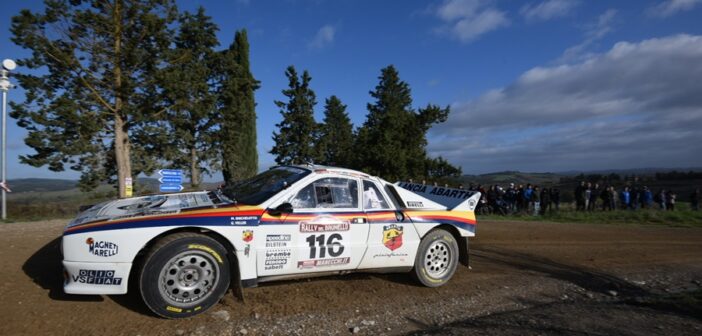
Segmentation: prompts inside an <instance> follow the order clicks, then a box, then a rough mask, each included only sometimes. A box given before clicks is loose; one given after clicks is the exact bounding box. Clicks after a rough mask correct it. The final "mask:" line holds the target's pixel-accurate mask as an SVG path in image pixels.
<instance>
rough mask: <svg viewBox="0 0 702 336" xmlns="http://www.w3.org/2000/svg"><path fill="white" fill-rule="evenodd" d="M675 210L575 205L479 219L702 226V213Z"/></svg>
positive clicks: (685, 206)
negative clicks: (584, 208) (585, 208)
mask: <svg viewBox="0 0 702 336" xmlns="http://www.w3.org/2000/svg"><path fill="white" fill-rule="evenodd" d="M676 206H677V207H676V209H675V211H663V210H659V209H639V210H634V211H632V210H615V211H586V212H576V211H574V210H573V209H572V206H570V205H566V206H565V207H564V206H561V208H562V209H561V210H560V211H558V212H555V211H554V212H550V213H547V214H545V215H539V216H533V215H531V214H529V215H528V214H515V215H507V216H499V215H486V216H478V223H480V220H484V219H487V220H497V221H507V220H509V221H513V220H517V221H546V222H557V223H592V224H626V225H663V226H670V227H702V211H692V210H690V206H689V204H687V203H679V204H677V205H676Z"/></svg>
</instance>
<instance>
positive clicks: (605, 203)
mask: <svg viewBox="0 0 702 336" xmlns="http://www.w3.org/2000/svg"><path fill="white" fill-rule="evenodd" d="M610 196H611V194H610V193H609V187H605V188H604V189H602V192H601V193H600V198H602V211H605V210H612V208H611V206H612V203H611V202H610V201H609V197H610Z"/></svg>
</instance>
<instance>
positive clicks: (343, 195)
mask: <svg viewBox="0 0 702 336" xmlns="http://www.w3.org/2000/svg"><path fill="white" fill-rule="evenodd" d="M290 203H291V204H292V206H293V208H298V209H299V208H302V209H311V208H358V182H356V180H350V179H345V178H325V179H321V180H317V181H314V182H312V183H310V184H309V185H308V186H306V187H304V188H303V189H302V190H300V191H299V192H298V193H297V195H295V197H293V199H292V200H291V201H290Z"/></svg>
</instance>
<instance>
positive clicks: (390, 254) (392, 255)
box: [373, 252, 407, 261]
mask: <svg viewBox="0 0 702 336" xmlns="http://www.w3.org/2000/svg"><path fill="white" fill-rule="evenodd" d="M406 256H407V253H395V252H390V253H378V254H374V255H373V259H375V258H395V257H401V258H402V259H400V261H404V260H405V259H404V257H406Z"/></svg>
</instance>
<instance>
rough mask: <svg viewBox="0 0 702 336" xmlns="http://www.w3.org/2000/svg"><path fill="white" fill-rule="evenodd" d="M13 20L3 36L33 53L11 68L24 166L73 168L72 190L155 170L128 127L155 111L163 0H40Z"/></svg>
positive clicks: (171, 10)
mask: <svg viewBox="0 0 702 336" xmlns="http://www.w3.org/2000/svg"><path fill="white" fill-rule="evenodd" d="M45 7H46V9H45V11H44V12H43V13H33V12H31V11H30V10H23V11H22V12H21V13H20V14H19V15H17V16H15V17H13V18H12V28H11V31H12V34H13V38H12V41H13V42H14V43H15V44H17V45H19V46H20V47H22V48H25V49H29V50H31V51H32V55H31V56H30V57H29V58H26V59H20V60H18V62H17V63H18V64H19V65H20V66H22V67H26V68H30V69H44V70H45V71H42V72H36V73H35V74H26V73H25V74H17V75H16V77H17V79H18V81H19V84H20V86H22V87H23V88H24V89H25V90H26V96H25V97H26V98H25V101H24V102H22V103H20V104H13V105H12V109H13V112H12V114H11V116H12V117H13V118H16V119H18V122H17V123H18V125H19V126H20V127H24V128H26V129H27V130H28V131H29V135H28V137H27V138H26V139H25V143H26V144H27V145H29V146H30V147H32V148H33V149H34V150H35V151H36V153H35V154H29V155H26V156H22V157H21V158H20V159H21V161H22V162H23V163H26V164H29V165H32V166H35V167H41V166H45V165H48V167H49V169H50V170H53V171H63V170H65V169H66V168H67V167H68V168H70V169H73V170H76V171H80V172H81V181H80V182H81V187H82V188H84V189H91V188H94V187H96V186H97V184H98V183H99V182H102V181H114V180H113V179H114V177H115V175H116V177H117V181H118V185H119V194H120V196H121V197H124V196H125V195H126V184H125V180H126V179H127V178H131V177H133V176H135V175H137V174H138V173H139V172H141V171H145V172H149V171H152V170H153V169H154V167H155V165H154V163H155V158H153V157H152V156H150V155H149V153H147V151H146V150H144V147H143V144H141V143H139V142H138V141H135V138H134V132H135V131H136V130H138V129H140V128H142V127H145V125H148V124H149V123H150V122H152V121H153V120H155V119H157V118H158V117H159V116H160V115H161V114H162V113H163V107H162V106H158V105H159V104H158V102H159V99H158V93H159V90H158V81H157V80H155V73H156V71H157V69H158V68H159V67H160V66H162V64H163V62H164V60H165V57H164V53H165V52H166V51H167V50H168V47H169V44H170V43H171V38H170V34H169V31H168V28H167V27H168V25H169V24H170V23H171V22H172V21H173V19H174V14H175V5H174V4H173V1H171V0H132V1H125V0H105V1H92V2H88V1H48V0H47V1H46V2H45Z"/></svg>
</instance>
